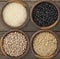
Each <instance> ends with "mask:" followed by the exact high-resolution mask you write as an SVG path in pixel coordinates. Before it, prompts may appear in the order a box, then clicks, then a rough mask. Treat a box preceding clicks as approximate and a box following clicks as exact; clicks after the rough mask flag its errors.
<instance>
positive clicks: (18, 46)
mask: <svg viewBox="0 0 60 59" xmlns="http://www.w3.org/2000/svg"><path fill="white" fill-rule="evenodd" d="M3 47H4V50H5V52H6V53H7V54H8V55H9V56H12V57H13V56H14V57H17V56H20V55H22V54H24V52H25V50H26V47H27V40H26V37H25V36H24V35H23V34H22V33H19V32H11V33H9V34H8V35H7V36H6V37H5V38H4V43H3Z"/></svg>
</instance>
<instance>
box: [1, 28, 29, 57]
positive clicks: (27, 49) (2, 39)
mask: <svg viewBox="0 0 60 59" xmlns="http://www.w3.org/2000/svg"><path fill="white" fill-rule="evenodd" d="M13 32H19V33H22V34H23V35H24V36H25V38H26V40H27V47H26V49H25V52H24V53H23V54H22V55H20V56H17V57H15V56H10V55H8V54H7V53H6V52H5V51H4V48H3V41H4V38H5V36H6V35H8V34H9V33H13ZM0 44H1V51H2V53H3V54H4V55H5V56H7V57H9V58H23V57H24V56H25V55H26V54H27V53H28V51H29V38H28V36H27V35H26V34H25V33H24V32H23V31H21V30H16V29H15V30H10V31H8V32H6V33H5V34H4V35H3V36H2V37H1V40H0Z"/></svg>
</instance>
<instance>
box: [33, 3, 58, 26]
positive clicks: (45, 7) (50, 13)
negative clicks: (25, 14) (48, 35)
mask: <svg viewBox="0 0 60 59" xmlns="http://www.w3.org/2000/svg"><path fill="white" fill-rule="evenodd" d="M57 18H58V10H57V8H56V7H55V5H53V4H52V3H49V2H41V3H39V4H37V5H36V6H35V7H34V8H33V10H32V19H33V21H34V22H35V23H36V24H37V25H38V26H40V27H47V26H50V25H52V24H54V23H55V22H56V20H57Z"/></svg>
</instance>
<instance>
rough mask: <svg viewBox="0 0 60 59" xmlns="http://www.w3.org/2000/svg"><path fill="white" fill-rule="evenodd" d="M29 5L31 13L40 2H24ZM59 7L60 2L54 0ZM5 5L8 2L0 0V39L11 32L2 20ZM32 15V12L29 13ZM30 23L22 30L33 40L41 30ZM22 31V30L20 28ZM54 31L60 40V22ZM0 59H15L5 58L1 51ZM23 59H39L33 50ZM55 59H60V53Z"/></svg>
mask: <svg viewBox="0 0 60 59" xmlns="http://www.w3.org/2000/svg"><path fill="white" fill-rule="evenodd" d="M24 1H25V2H26V3H27V4H28V7H29V11H30V9H31V7H32V6H33V5H34V4H35V3H36V2H37V1H39V0H24ZM53 1H54V2H55V3H56V4H57V5H58V7H59V8H60V2H59V1H60V0H59V1H58V0H53ZM5 4H7V0H0V38H1V37H2V36H3V34H4V33H6V32H7V31H9V30H11V28H10V27H8V26H7V25H6V24H4V22H3V21H2V18H1V11H2V8H3V7H4V6H5ZM29 14H30V12H29ZM29 20H30V21H29V23H28V24H27V25H26V26H25V27H24V28H22V29H21V30H22V31H24V32H25V33H26V34H27V36H28V37H29V39H31V36H32V35H33V34H34V33H35V32H36V31H38V30H40V29H39V28H37V27H36V26H35V25H34V24H33V23H32V22H31V19H29ZM18 29H19V30H20V28H18ZM50 30H52V31H54V32H55V33H56V35H57V36H58V37H59V39H60V21H59V23H58V24H57V25H56V26H55V27H53V28H52V29H50ZM0 59H13V58H8V57H6V56H4V55H3V54H2V52H1V50H0ZM22 59H37V58H36V57H35V56H34V55H33V54H32V52H31V49H30V50H29V52H28V54H27V55H26V56H25V57H24V58H22ZM53 59H60V52H59V53H58V54H57V56H56V57H54V58H53Z"/></svg>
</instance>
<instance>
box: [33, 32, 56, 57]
mask: <svg viewBox="0 0 60 59" xmlns="http://www.w3.org/2000/svg"><path fill="white" fill-rule="evenodd" d="M33 49H34V51H35V52H36V53H37V54H38V55H40V56H43V57H48V56H51V55H52V54H53V53H55V51H56V49H57V39H56V37H55V36H54V35H53V34H52V33H50V32H41V33H39V34H37V35H36V36H35V37H34V40H33Z"/></svg>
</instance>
